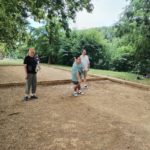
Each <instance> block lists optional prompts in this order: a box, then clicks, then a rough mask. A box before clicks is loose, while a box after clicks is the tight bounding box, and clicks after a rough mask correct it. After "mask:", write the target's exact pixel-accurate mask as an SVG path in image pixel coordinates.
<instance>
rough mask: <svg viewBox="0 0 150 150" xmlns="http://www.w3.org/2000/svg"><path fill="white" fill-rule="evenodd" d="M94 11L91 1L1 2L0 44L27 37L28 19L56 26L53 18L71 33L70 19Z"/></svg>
mask: <svg viewBox="0 0 150 150" xmlns="http://www.w3.org/2000/svg"><path fill="white" fill-rule="evenodd" d="M84 8H85V9H86V10H87V11H88V12H91V11H92V10H93V5H92V3H91V0H7V1H6V0H0V33H1V34H0V42H1V43H7V44H9V45H11V44H13V42H14V41H17V40H18V39H19V40H22V39H24V36H25V31H26V26H27V24H28V21H27V18H28V17H31V18H33V19H34V20H35V21H39V22H41V21H43V22H45V20H46V21H48V22H49V23H48V24H49V25H50V26H51V27H52V26H55V22H54V21H53V18H56V19H57V21H58V22H59V23H60V24H61V27H62V28H64V29H65V30H66V31H67V32H68V31H69V26H68V21H69V19H73V20H74V19H75V16H76V12H77V11H81V10H82V9H84Z"/></svg>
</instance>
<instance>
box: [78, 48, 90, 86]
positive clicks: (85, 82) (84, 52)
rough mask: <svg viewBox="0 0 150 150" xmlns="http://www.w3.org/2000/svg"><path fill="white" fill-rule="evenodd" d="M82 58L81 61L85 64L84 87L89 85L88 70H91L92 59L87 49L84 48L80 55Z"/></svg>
mask: <svg viewBox="0 0 150 150" xmlns="http://www.w3.org/2000/svg"><path fill="white" fill-rule="evenodd" d="M80 58H81V63H82V64H83V67H84V68H83V72H84V87H87V79H86V78H87V72H88V71H89V68H90V61H89V57H88V55H87V54H86V49H83V50H82V54H81V56H80Z"/></svg>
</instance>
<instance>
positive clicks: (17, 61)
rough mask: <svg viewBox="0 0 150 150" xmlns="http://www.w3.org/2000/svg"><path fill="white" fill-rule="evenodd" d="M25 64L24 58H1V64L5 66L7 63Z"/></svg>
mask: <svg viewBox="0 0 150 150" xmlns="http://www.w3.org/2000/svg"><path fill="white" fill-rule="evenodd" d="M22 64H23V59H8V58H5V59H2V60H0V65H1V66H5V65H22Z"/></svg>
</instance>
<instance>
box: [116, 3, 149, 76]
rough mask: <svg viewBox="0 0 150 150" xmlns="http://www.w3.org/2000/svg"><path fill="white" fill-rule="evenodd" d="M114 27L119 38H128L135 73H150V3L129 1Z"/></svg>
mask: <svg viewBox="0 0 150 150" xmlns="http://www.w3.org/2000/svg"><path fill="white" fill-rule="evenodd" d="M116 26H117V28H118V30H117V31H118V33H117V35H118V36H119V37H123V36H128V39H130V41H129V43H130V45H132V47H133V49H134V56H135V57H134V62H135V66H134V68H135V71H136V72H138V73H148V72H150V42H149V40H150V1H149V0H131V1H130V4H129V6H128V7H127V8H126V10H125V11H124V13H123V16H122V17H121V19H120V21H119V22H118V24H117V25H116Z"/></svg>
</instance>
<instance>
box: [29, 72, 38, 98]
mask: <svg viewBox="0 0 150 150" xmlns="http://www.w3.org/2000/svg"><path fill="white" fill-rule="evenodd" d="M36 85H37V77H36V74H32V96H31V98H36V99H37V98H38V97H37V96H36Z"/></svg>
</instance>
